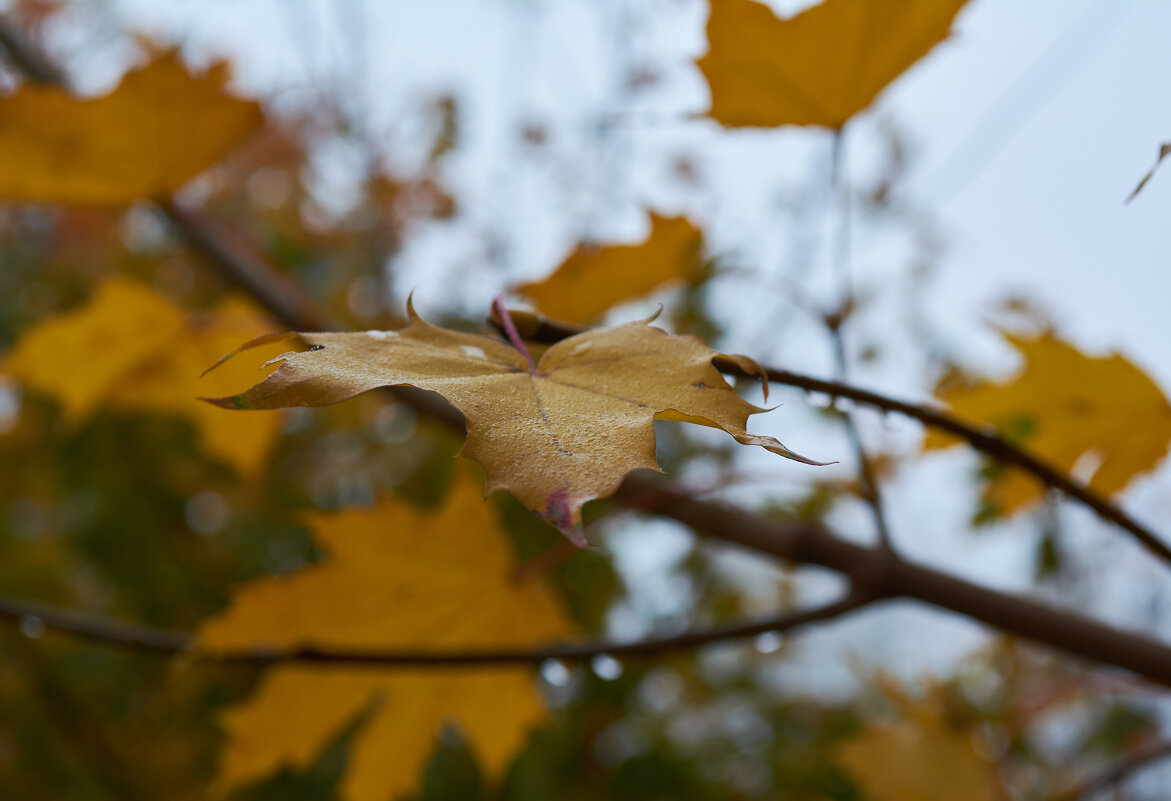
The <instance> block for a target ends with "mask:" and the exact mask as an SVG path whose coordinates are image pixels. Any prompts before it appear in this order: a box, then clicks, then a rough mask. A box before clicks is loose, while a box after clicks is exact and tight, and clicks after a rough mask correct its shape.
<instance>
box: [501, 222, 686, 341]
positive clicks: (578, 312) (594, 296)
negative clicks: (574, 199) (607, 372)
mask: <svg viewBox="0 0 1171 801" xmlns="http://www.w3.org/2000/svg"><path fill="white" fill-rule="evenodd" d="M650 221H651V230H650V233H649V234H648V235H647V238H646V239H645V240H643V241H642V242H641V243H639V244H637V245H587V244H582V245H578V246H577V248H576V249H575V250H574V251H573V253H571V254H570V255H569V258H567V259H566V260H565V261H563V262H562V263H561V266H559V267H558V268H557V270H556V272H554V273H553V274H552V275H551V276H549V277H548V278H546V279H545V280H544V281H540V282H534V283H531V284H524V285H523V286H520V287H518V291H519V292H521V293H522V294H524V295H527V296H529V297H530V298H532V299H533V301H534V302H535V303H536V305H537V308H538V309H540V310H541V311H542V312H544V313H545V314H546V315H548V316H549V317H553V318H556V319H558V320H564V321H566V322H571V323H588V322H589V321H590V320H592V319H594V318H595V317H597V316H599V315H600V314H602V313H603V312H604V311H606V310H607V309H609V308H610V307H611V306H613V305H614V304H616V303H621V302H622V301H624V300H631V299H633V298H637V297H641V296H642V295H645V294H647V293H648V292H650V291H651V290H653V289H657V288H658V287H660V286H662V285H663V284H666V283H668V282H669V281H676V280H683V281H692V280H695V279H696V278H697V277H698V274H699V271H700V268H701V267H702V264H703V261H702V257H703V252H702V251H703V232H701V231H700V230H699V229H698V228H696V227H695V225H694V224H693V223H692V222H691V221H690V220H688V219H687V218H686V217H660V216H659V215H658V214H654V213H651V215H650Z"/></svg>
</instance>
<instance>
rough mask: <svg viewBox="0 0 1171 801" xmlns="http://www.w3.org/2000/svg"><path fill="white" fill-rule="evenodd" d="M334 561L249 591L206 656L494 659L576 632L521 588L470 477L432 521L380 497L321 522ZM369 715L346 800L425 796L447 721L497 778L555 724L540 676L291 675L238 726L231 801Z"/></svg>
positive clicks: (519, 671)
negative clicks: (257, 652) (359, 653)
mask: <svg viewBox="0 0 1171 801" xmlns="http://www.w3.org/2000/svg"><path fill="white" fill-rule="evenodd" d="M313 528H314V531H315V538H316V539H317V541H318V542H319V544H320V545H321V546H322V547H323V548H324V549H325V550H326V552H327V554H328V556H327V558H326V561H325V562H324V563H322V564H318V565H315V566H313V567H309V568H306V569H304V570H300V571H297V572H296V573H294V574H292V575H288V576H284V577H282V578H280V579H263V580H260V581H256V582H253V583H252V584H250V585H248V586H246V587H244V588H243V589H242V590H240V591H239V592H237V593H236V597H235V600H234V602H233V604H232V607H231V608H230V609H229V610H228V611H227V612H225V613H224V614H223V615H221V616H220V617H218V618H216V619H214V620H212V621H210V622H208V623H206V624H205V625H204V626H203V628H202V630H201V631H200V634H199V638H198V643H199V647H201V648H203V649H205V650H209V651H219V652H223V651H232V650H235V649H248V648H254V647H258V646H264V647H298V646H300V647H306V646H313V647H317V648H319V649H322V650H327V649H333V650H341V649H350V650H358V649H364V650H377V649H385V650H390V649H402V650H408V649H417V650H422V651H426V650H431V651H434V650H439V649H445V648H447V649H452V648H463V649H479V648H482V649H491V648H504V647H527V646H533V647H536V646H539V645H541V644H547V643H549V642H551V641H553V640H563V639H565V637H566V636H567V635H570V634H571V633H572V631H573V626H572V625H571V624H570V622H569V620H568V618H567V617H566V615H565V613H564V612H563V610H562V608H561V604H560V603H559V601H558V599H557V598H556V597H555V595H554V594H553V592H552V590H551V589H550V588H549V586H548V585H547V584H546V583H545V582H544V580H543V579H535V578H534V579H529V580H525V581H517V580H514V578H513V576H514V572H515V569H516V566H515V564H514V559H513V555H512V549H511V547H510V546H509V544H508V540H507V535H506V534H505V532H504V531H503V530H502V528H501V526H500V523H499V521H498V520H497V519H496V516H495V515H494V514H493V513H492V511H491V509H490V508H489V507H488V506H487V505H486V504H485V503H484V500H483V497H482V496H481V493H480V491H479V489H478V486H477V482H475V481H474V480H473V479H471V478H470V477H467V476H460V477H459V478H457V480H456V483H455V484H454V486H453V488H452V489H451V491H450V496H449V498H448V499H447V501H446V503H444V505H443V506H442V507H440V508H439V510H437V511H435V512H424V511H421V510H419V509H416V508H414V507H412V506H410V505H408V504H406V503H403V502H399V501H395V502H384V503H382V504H381V505H379V506H377V507H376V508H374V509H361V510H360V509H355V510H349V511H345V512H342V513H340V514H336V515H329V516H321V517H319V518H317V520H316V521H315V523H314V525H313ZM363 710H370V713H369V716H368V718H367V719H366V720H365V722H363V723H362V724H361V727H360V729H359V731H358V734H357V735H356V737H355V740H354V743H353V750H352V753H351V755H350V759H349V763H348V767H347V768H346V773H345V776H344V778H343V780H342V796H343V797H344V798H345V799H346V801H383V799H388V798H398V797H399V796H400V795H402V794H403V793H406V792H408V791H410V790H412V789H414V788H415V786H416V784H417V782H418V779H419V776H420V774H421V771H422V768H423V766H424V765H425V763H426V760H427V757H428V756H430V754H431V751H432V749H433V748H434V746H435V743H436V737H437V735H438V734H439V732H440V730H441V728H442V727H443V726H444V724H445V723H447V722H449V721H450V722H451V723H454V724H455V725H456V726H458V727H459V728H460V729H461V730H462V732H463V734H464V735H465V737H466V738H467V740H468V744H469V745H470V746H471V748H472V749H473V751H474V752H475V753H476V754H477V755H478V756H479V757H480V759H481V760H482V761H483V764H484V766H485V767H486V768H487V769H488V771H489V772H490V773H491V774H493V775H499V774H500V772H501V771H502V770H503V768H504V767H505V765H506V764H507V763H508V760H509V759H510V758H511V756H512V755H513V753H514V752H515V751H516V750H517V749H518V748H519V747H520V745H521V742H522V741H523V739H524V736H525V734H526V732H527V731H528V730H529V728H530V727H532V726H533V725H535V724H537V723H539V722H541V721H542V720H543V719H544V718H545V711H544V708H543V705H542V703H541V699H540V695H539V693H538V692H537V688H536V687H535V686H534V685H533V678H532V673H531V670H529V669H527V668H523V667H503V668H502V667H492V668H477V669H475V670H474V671H469V670H461V671H458V672H448V671H435V670H427V669H412V670H397V669H396V670H382V671H379V670H376V669H371V668H359V669H354V668H342V667H308V666H281V667H276V668H273V669H271V670H269V671H268V673H267V675H266V676H265V679H264V682H263V684H262V685H261V687H260V689H259V690H258V691H257V692H256V694H255V695H253V697H252V698H251V700H249V701H247V702H246V703H245V704H244V705H242V706H240V707H238V708H236V709H234V710H232V711H231V712H230V713H229V715H228V716H227V718H226V721H225V726H226V728H227V735H228V738H227V743H226V745H225V751H224V754H223V759H222V763H221V767H220V774H219V778H218V780H217V784H218V788H219V789H220V790H222V791H227V790H231V789H234V788H237V787H240V786H243V785H245V784H248V783H251V782H252V781H255V780H256V779H259V778H261V777H263V776H265V775H267V774H269V773H272V772H274V771H276V770H278V769H279V768H280V767H282V766H290V767H294V768H304V767H307V766H308V765H311V764H312V763H313V761H314V759H315V758H316V756H317V754H318V753H319V752H320V751H321V749H322V748H324V747H325V746H326V745H328V744H329V742H330V741H331V740H333V739H334V738H335V737H336V736H337V735H338V734H340V733H341V732H342V731H343V730H344V729H345V728H346V726H347V725H349V724H350V723H352V722H353V721H354V720H355V718H357V717H358V715H359V714H361V712H362V711H363Z"/></svg>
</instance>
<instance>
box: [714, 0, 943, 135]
mask: <svg viewBox="0 0 1171 801" xmlns="http://www.w3.org/2000/svg"><path fill="white" fill-rule="evenodd" d="M965 2H966V0H881V2H876V1H875V0H825V2H823V3H820V4H819V5H816V6H814V7H813V8H810V9H808V10H806V11H803V12H801V13H800V14H797V15H796V16H794V17H790V18H788V19H780V18H778V17H777V16H776V14H774V13H773V12H772V10H771V9H770V8H769V7H768V6H767V5H765V4H763V3H759V2H755V0H711V16H710V17H709V18H708V23H707V36H708V43H709V48H708V52H707V53H706V54H705V55H704V56H703V57H702V58H700V59H699V61H698V62H696V63H697V65H698V66H699V68H700V70H702V71H703V75H704V78H706V79H707V82H708V86H709V87H710V88H711V94H712V106H711V110H710V111H709V112H708V116H710V117H711V118H712V119H714V120H716V121H717V122H719V123H720V124H722V125H724V126H726V127H729V128H733V127H742V126H753V127H765V128H773V127H776V126H779V125H821V126H824V127H826V128H834V129H839V128H841V127H842V126H843V125H845V124H846V122H847V121H848V120H849V119H850V117H852V116H854V115H855V114H857V113H858V112H859V111H862V110H863V109H864V108H866V107H867V106H869V105H870V104H871V103H872V102H873V101H874V98H875V97H877V96H878V93H879V92H881V91H882V90H883V89H884V88H885V87H886V86H887V84H889V83H891V82H892V81H893V80H895V79H896V78H898V77H899V75H901V74H902V73H903V72H904V71H905V70H906V69H907V68H909V67H910V66H911V65H912V64H914V63H915V62H916V61H918V60H919V59H920V58H922V57H923V56H925V55H927V53H928V52H929V51H930V50H931V48H933V47H935V45H936V44H938V43H939V42H940V41H942V40H943V39H944V38H946V37H947V35H948V31H949V30H950V29H951V23H952V20H953V19H954V18H955V15H956V14H957V13H958V12H959V10H960V9H961V8H963V6H964V3H965Z"/></svg>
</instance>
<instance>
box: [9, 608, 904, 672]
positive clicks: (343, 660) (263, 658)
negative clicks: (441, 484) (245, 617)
mask: <svg viewBox="0 0 1171 801" xmlns="http://www.w3.org/2000/svg"><path fill="white" fill-rule="evenodd" d="M879 600H881V598H879V597H878V596H876V595H871V594H862V593H851V594H850V595H848V596H846V597H845V598H843V599H842V600H840V601H835V602H833V603H830V604H826V605H824V606H816V607H813V608H811V609H803V610H799V611H796V612H783V613H781V614H778V615H773V616H770V617H766V618H762V619H760V620H754V621H750V622H747V623H734V624H728V625H723V626H714V627H712V628H708V629H699V630H695V631H688V632H684V633H683V634H676V635H670V636H663V637H648V638H645V639H641V640H629V641H618V642H611V641H601V642H584V643H557V644H554V645H548V646H542V647H539V648H503V649H488V648H483V649H475V650H460V651H456V650H450V651H425V650H406V649H404V650H395V651H390V650H388V651H331V650H323V649H319V648H292V649H288V650H274V649H256V650H246V651H208V650H202V649H200V648H199V647H198V646H197V645H196V643H195V640H194V637H192V635H190V634H187V633H186V632H180V631H172V630H168V629H159V628H154V627H151V626H138V625H134V624H130V623H122V622H119V621H114V620H108V619H106V618H100V617H95V616H93V615H86V614H83V613H81V612H77V611H76V610H72V609H63V608H61V607H57V606H51V605H49V604H42V603H36V602H32V601H27V600H23V599H19V598H5V597H2V596H0V619H6V620H10V621H16V622H20V621H22V620H27V619H29V618H36V619H37V620H39V621H40V622H41V623H43V624H44V626H45V627H46V628H48V629H53V630H55V631H59V632H62V633H65V634H69V635H72V636H75V637H80V638H82V639H85V640H91V641H94V642H99V643H104V644H108V645H114V646H118V647H121V648H127V649H131V650H136V651H145V652H148V653H155V654H163V655H168V656H173V655H180V654H182V655H185V656H188V657H190V658H193V659H197V660H199V661H204V662H214V663H225V664H234V665H269V664H274V663H283V662H304V663H315V664H340V665H349V666H357V665H368V666H370V667H380V668H393V667H412V666H413V667H420V666H425V667H469V668H470V667H476V666H482V665H502V664H513V665H539V664H540V663H541V662H544V661H546V660H549V659H559V660H562V661H566V662H580V661H585V660H588V659H592V658H593V657H595V656H603V655H605V656H614V657H618V656H621V657H650V656H657V655H660V654H665V653H671V652H674V651H681V650H688V649H691V648H695V647H696V646H700V645H706V644H708V643H715V642H727V641H730V640H738V639H744V638H746V637H755V636H757V635H759V634H764V633H766V632H785V631H792V630H793V629H796V628H799V627H801V626H807V625H810V624H812V623H818V622H822V621H827V620H832V619H833V618H836V617H840V616H842V615H845V614H847V613H849V612H853V611H855V610H857V609H861V608H862V607H864V606H867V605H869V604H871V603H875V602H877V601H879Z"/></svg>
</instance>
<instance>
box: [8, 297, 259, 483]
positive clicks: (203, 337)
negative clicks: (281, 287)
mask: <svg viewBox="0 0 1171 801" xmlns="http://www.w3.org/2000/svg"><path fill="white" fill-rule="evenodd" d="M267 328H268V324H267V322H266V319H265V318H264V317H263V316H261V315H260V314H258V313H257V312H256V311H254V310H253V309H252V308H251V307H250V306H248V305H247V304H245V303H243V302H241V301H229V302H227V303H225V304H223V305H222V306H221V307H220V308H219V309H217V310H216V311H214V312H211V313H208V314H194V315H189V314H188V313H187V312H185V311H184V310H182V309H180V308H178V307H177V306H175V305H174V304H172V303H171V302H170V301H168V300H167V299H166V298H163V297H162V296H161V295H158V294H157V293H155V292H154V291H152V290H151V289H149V288H147V287H145V286H143V285H141V284H137V283H135V282H133V281H128V280H123V279H115V280H111V281H107V282H106V283H105V284H103V285H102V286H101V287H100V288H99V289H98V291H97V292H96V293H95V294H94V297H93V298H92V299H91V300H90V301H89V303H87V304H86V305H85V306H83V307H81V308H80V309H77V310H74V311H71V312H67V313H65V314H62V315H60V316H58V317H54V318H52V319H49V320H46V321H45V322H43V323H40V324H39V325H37V326H35V327H33V329H32V330H30V331H28V332H26V333H25V334H24V336H23V337H22V338H21V339H20V341H19V342H17V344H16V346H15V347H14V348H13V350H12V351H11V352H10V353H9V354H7V356H6V358H5V359H4V361H3V362H0V372H2V373H4V374H6V375H9V376H12V377H13V378H16V379H18V380H19V381H21V382H23V383H24V384H25V385H27V386H28V387H31V388H33V389H36V390H38V391H41V392H44V393H45V394H48V395H51V396H53V397H55V398H56V399H57V400H58V402H59V403H60V404H61V407H62V410H63V412H64V415H65V417H66V419H67V420H68V421H69V422H70V423H71V424H74V425H79V424H81V423H82V422H84V421H85V420H86V419H87V418H88V417H89V416H90V415H92V414H93V413H94V412H96V411H98V410H99V409H121V410H127V411H143V412H159V413H162V414H173V415H176V416H179V417H183V418H185V419H187V420H189V421H191V423H192V424H194V425H195V427H196V428H197V430H198V431H199V433H200V436H201V438H202V441H203V444H204V446H205V447H206V448H207V449H208V451H210V452H211V453H213V454H215V455H216V456H218V457H220V458H222V459H224V460H225V461H228V462H229V463H231V464H233V465H234V466H235V467H236V468H237V469H239V470H240V471H241V472H244V473H249V474H250V473H253V472H254V471H255V470H257V469H258V468H259V467H260V466H261V464H262V463H263V461H264V459H265V458H266V457H267V456H268V452H269V450H270V448H271V445H272V443H273V441H274V440H275V438H276V436H277V435H278V433H279V429H280V421H279V419H277V418H276V417H270V418H265V419H253V420H240V419H239V417H238V416H236V415H231V414H227V413H226V412H224V411H223V410H222V409H217V408H215V407H213V406H209V405H208V404H206V403H200V402H199V401H198V399H197V398H198V396H199V395H202V394H206V393H208V392H220V391H226V388H227V387H228V386H238V385H239V382H241V381H247V380H250V379H252V378H253V377H254V376H255V375H256V371H255V365H251V366H245V365H241V364H234V365H229V369H228V370H227V372H225V373H224V374H223V375H219V374H217V375H213V376H208V377H207V378H205V379H203V380H200V378H199V374H200V373H201V372H202V371H203V369H204V368H205V367H206V366H207V365H208V364H209V363H211V362H213V361H215V359H216V358H218V357H219V356H221V355H223V354H224V353H225V352H227V351H229V350H230V349H231V347H232V346H233V345H235V344H237V343H238V342H239V341H240V339H241V338H243V337H247V336H249V335H252V336H255V335H257V334H259V333H260V332H262V331H265V330H267Z"/></svg>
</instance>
